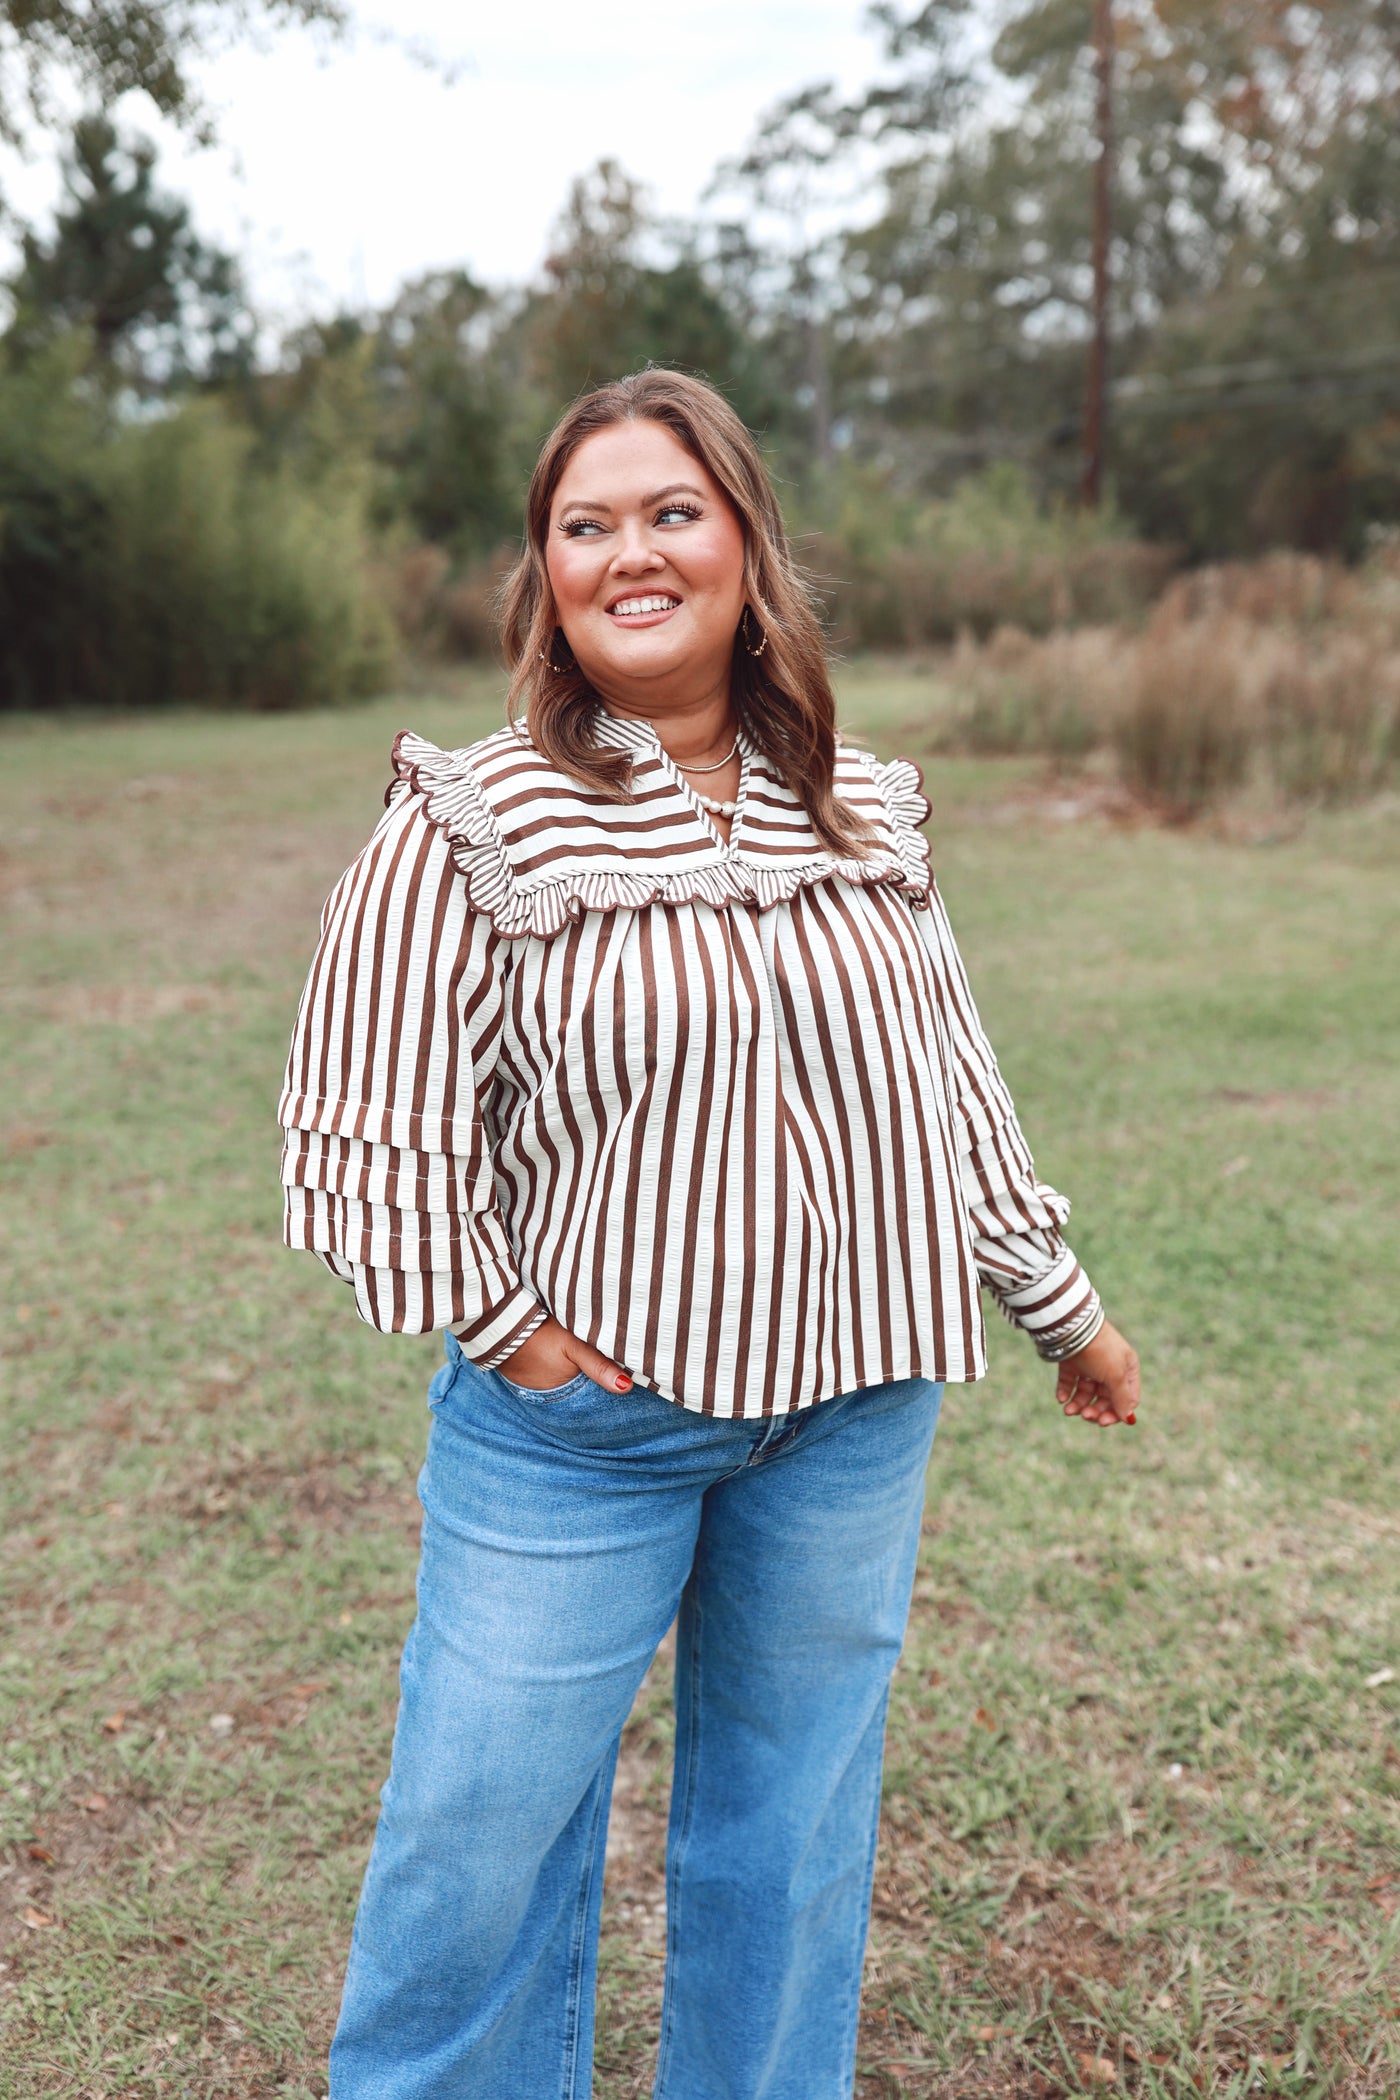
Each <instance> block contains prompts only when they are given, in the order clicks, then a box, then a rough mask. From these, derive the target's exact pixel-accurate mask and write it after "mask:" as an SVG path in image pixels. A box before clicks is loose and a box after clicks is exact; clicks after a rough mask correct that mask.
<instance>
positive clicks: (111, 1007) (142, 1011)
mask: <svg viewBox="0 0 1400 2100" xmlns="http://www.w3.org/2000/svg"><path fill="white" fill-rule="evenodd" d="M236 1004H237V996H236V994H234V993H232V992H230V991H228V990H226V989H224V988H223V987H221V986H219V985H213V984H70V985H65V986H64V987H63V989H62V990H61V991H57V992H51V993H50V994H49V995H48V997H47V998H46V999H45V1001H44V1011H45V1014H46V1015H47V1017H48V1019H49V1020H51V1021H64V1022H66V1023H68V1024H69V1025H70V1026H72V1027H77V1028H92V1027H107V1028H138V1027H140V1026H141V1025H142V1023H144V1022H146V1021H168V1020H170V1019H171V1018H172V1016H174V1015H175V1014H212V1013H228V1012H229V1011H231V1010H232V1009H233V1008H234V1007H235V1006H236Z"/></svg>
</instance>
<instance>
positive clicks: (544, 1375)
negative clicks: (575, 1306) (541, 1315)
mask: <svg viewBox="0 0 1400 2100" xmlns="http://www.w3.org/2000/svg"><path fill="white" fill-rule="evenodd" d="M496 1368H497V1370H498V1371H499V1372H500V1374H501V1376H502V1377H503V1378H508V1379H509V1380H510V1382H511V1384H512V1385H523V1386H525V1387H527V1388H528V1389H530V1390H531V1391H534V1392H538V1393H548V1392H552V1391H553V1390H554V1389H555V1388H556V1387H557V1386H561V1385H568V1384H569V1383H570V1381H571V1380H572V1379H575V1378H577V1377H578V1375H579V1373H580V1372H582V1373H583V1375H584V1376H585V1377H586V1378H591V1379H592V1380H593V1383H594V1384H595V1385H602V1386H606V1387H607V1388H608V1390H609V1392H613V1393H626V1392H630V1390H631V1387H632V1381H631V1379H630V1378H629V1377H628V1375H627V1373H626V1372H625V1371H624V1370H623V1369H622V1367H621V1365H619V1364H615V1363H613V1362H612V1361H611V1360H610V1358H608V1357H606V1356H604V1355H603V1354H602V1353H601V1352H600V1351H599V1350H597V1349H595V1348H594V1347H593V1346H592V1344H591V1343H590V1342H581V1341H580V1340H579V1338H578V1336H577V1335H576V1334H570V1332H569V1330H568V1328H567V1327H561V1326H560V1324H559V1322H558V1321H557V1320H555V1319H548V1320H546V1321H545V1322H544V1325H543V1326H541V1327H537V1328H536V1329H535V1331H534V1333H533V1334H532V1335H531V1336H530V1337H529V1338H528V1340H526V1341H523V1342H522V1343H521V1344H520V1347H519V1348H518V1349H517V1350H516V1351H515V1354H514V1355H513V1356H508V1357H507V1358H506V1360H505V1362H504V1363H503V1364H498V1365H497V1366H496Z"/></svg>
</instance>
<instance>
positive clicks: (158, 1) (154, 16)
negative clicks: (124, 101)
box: [0, 0, 348, 142]
mask: <svg viewBox="0 0 1400 2100" xmlns="http://www.w3.org/2000/svg"><path fill="white" fill-rule="evenodd" d="M347 19H348V11H347V9H346V8H345V7H343V6H342V5H341V4H340V0H96V4H95V5H91V6H82V7H78V6H74V5H73V4H72V0H3V5H0V138H3V139H5V140H8V141H11V142H13V141H14V140H16V139H17V138H21V137H23V136H24V134H25V131H26V129H27V124H28V123H29V122H30V121H33V120H34V119H38V120H39V121H40V122H46V121H48V120H49V119H50V118H51V116H52V113H53V109H54V105H55V103H56V102H61V101H62V99H63V91H64V90H65V89H68V90H71V89H72V88H73V87H75V86H76V87H77V89H78V90H79V92H80V93H81V94H82V96H83V97H84V99H85V100H87V101H89V102H91V103H93V104H96V105H98V106H99V107H102V108H104V109H105V108H109V107H111V105H112V104H114V103H116V102H118V101H119V100H120V98H121V97H122V96H123V95H127V94H131V93H133V92H135V91H138V90H139V91H140V92H141V93H142V94H145V95H148V96H149V97H150V99H151V101H152V102H153V103H154V104H155V106H156V108H157V109H158V110H160V112H161V114H162V115H163V116H167V117H170V118H172V119H173V120H174V121H175V122H176V123H177V124H184V125H187V126H189V127H191V128H193V129H194V130H196V131H198V132H201V133H202V134H204V135H206V136H207V134H208V130H209V118H208V112H207V109H206V107H205V105H204V102H203V99H202V97H201V95H200V93H199V90H198V89H197V87H196V86H195V83H194V78H193V64H194V61H196V60H197V59H198V58H199V57H200V56H201V55H203V54H207V53H208V52H209V51H211V50H217V49H219V48H220V47H221V46H223V45H225V44H227V42H228V41H229V40H230V38H232V37H235V36H238V35H240V34H246V33H247V31H248V30H249V29H250V28H251V27H253V26H254V25H256V24H258V23H260V22H262V21H266V22H269V23H274V24H278V23H288V22H302V23H310V24H318V25H321V26H322V27H325V28H328V29H332V30H334V29H340V28H343V27H344V26H345V23H346V21H347Z"/></svg>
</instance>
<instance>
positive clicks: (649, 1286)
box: [281, 371, 1138, 2100]
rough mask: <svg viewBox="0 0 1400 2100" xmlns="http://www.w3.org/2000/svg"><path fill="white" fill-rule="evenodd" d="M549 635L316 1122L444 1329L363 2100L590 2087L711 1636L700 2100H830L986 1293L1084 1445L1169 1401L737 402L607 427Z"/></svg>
mask: <svg viewBox="0 0 1400 2100" xmlns="http://www.w3.org/2000/svg"><path fill="white" fill-rule="evenodd" d="M505 634H506V647H507V653H508V657H509V661H510V664H511V667H512V670H513V673H514V677H513V682H512V686H511V694H510V712H511V715H512V722H511V726H510V727H508V728H506V729H504V730H502V731H500V732H498V733H497V734H496V735H494V736H489V737H486V738H485V739H484V740H483V741H482V742H480V743H479V744H475V745H473V746H471V747H470V749H467V750H463V751H454V752H442V751H438V750H436V749H435V748H434V747H433V746H432V745H430V744H427V743H425V742H423V740H422V739H421V738H418V737H415V736H411V735H403V736H401V737H400V738H399V740H398V742H397V744H396V746H395V751H394V771H395V775H396V779H395V782H394V785H393V786H392V787H391V789H390V791H389V796H388V811H387V814H386V816H385V818H384V820H383V822H382V823H381V824H380V826H379V828H378V830H377V831H376V832H375V834H374V837H373V838H372V839H371V841H370V843H369V845H368V846H367V847H366V848H365V851H364V852H363V853H362V854H361V856H360V858H359V859H358V860H357V861H356V862H355V864H354V866H353V867H352V868H351V869H350V870H349V871H348V873H347V874H346V875H345V876H344V878H343V879H342V881H341V882H340V884H339V885H338V887H337V888H336V890H335V891H334V893H333V894H332V896H331V898H330V901H329V903H328V904H327V906H326V910H325V914H324V917H323V922H322V933H321V943H320V948H319V950H318V952H317V955H316V959H315V961H314V963H313V966H312V970H311V975H310V978H309V980H308V983H307V987H306V992H305V995H304V998H303V1001H302V1006H301V1012H300V1016H299V1019H298V1022H297V1030H296V1036H295V1039H294V1041H293V1045H292V1053H291V1058H290V1062H289V1066H288V1072H287V1083H286V1091H285V1093H284V1096H283V1101H282V1110H281V1117H282V1122H283V1125H284V1127H285V1131H286V1151H285V1161H284V1169H283V1180H284V1182H285V1183H286V1186H287V1200H288V1231H287V1237H288V1240H289V1243H290V1244H291V1245H293V1246H296V1247H303V1248H307V1249H310V1250H312V1251H314V1252H315V1253H317V1254H318V1255H320V1257H321V1259H322V1260H323V1261H324V1262H325V1263H326V1265H327V1267H329V1268H330V1269H331V1270H332V1271H333V1272H334V1273H335V1274H336V1275H337V1276H339V1277H341V1278H342V1279H343V1280H344V1281H346V1282H347V1283H350V1284H352V1285H353V1287H354V1290H355V1296H356V1301H357V1304H358V1307H359V1310H360V1313H361V1315H362V1317H363V1318H365V1319H366V1320H368V1321H370V1322H371V1323H372V1324H373V1325H374V1326H376V1327H379V1328H383V1329H385V1330H390V1331H395V1332H405V1333H414V1334H417V1333H425V1332H427V1331H428V1330H430V1329H432V1328H435V1327H442V1328H444V1329H445V1330H446V1350H447V1362H446V1365H445V1367H444V1368H443V1369H442V1370H440V1371H439V1372H438V1374H437V1376H436V1377H435V1378H434V1380H433V1382H432V1385H431V1387H430V1389H429V1404H430V1406H431V1408H432V1413H433V1421H432V1427H431V1432H430V1436H429V1443H428V1454H427V1460H426V1464H425V1466H424V1470H423V1474H422V1478H421V1481H420V1493H421V1496H422V1502H423V1510H424V1531H423V1549H422V1563H421V1568H420V1573H419V1587H418V1601H419V1609H418V1617H417V1620H416V1622H415V1625H414V1627H413V1631H412V1633H411V1634H410V1636H409V1641H408V1645H407V1647H406V1649H405V1652H404V1658H403V1666H402V1677H401V1691H402V1696H401V1704H400V1710H399V1718H398V1725H397V1729H396V1733H395V1738H394V1752H393V1765H392V1770H391V1773H390V1777H389V1780H388V1783H387V1785H386V1787H385V1789H384V1794H383V1809H382V1814H381V1817H380V1821H379V1828H378V1833H377V1835H376V1838H375V1843H374V1850H373V1854H372V1857H371V1860H370V1864H369V1869H368V1873H367V1876H366V1880H365V1886H364V1891H363V1894H362V1897H361V1902H360V1908H359V1914H358V1917H357V1920H356V1925H355V1933H354V1941H353V1945H352V1949H351V1955H350V1964H349V1971H348V1975H347V1978H346V1985H345V1996H344V2002H343V2005H342V2009H341V2016H340V2024H339V2027H338V2029H337V2033H336V2038H335V2042H334V2045H333V2048H332V2052H331V2091H332V2100H371V2096H372V2100H449V2096H450V2100H466V2096H470V2100H558V2096H565V2100H580V2096H583V2095H586V2093H587V2092H588V2090H589V2085H590V2076H591V2056H592V2017H593V1995H594V1965H595V1954H596V1942H597V1933H598V1914H599V1904H600V1900H601V1886H602V1863H603V1839H604V1833H605V1829H606V1824H607V1813H608V1799H609V1790H610V1786H611V1781H612V1774H613V1767H614V1762H615V1759H616V1755H617V1746H618V1737H619V1733H620V1731H621V1728H622V1725H623V1722H624V1720H625V1719H626V1716H627V1713H628V1710H629V1708H630V1706H631V1703H632V1699H633V1696H634V1694H635V1692H636V1690H637V1688H638V1686H639V1684H640V1683H641V1680H642V1677H643V1675H644V1674H645V1672H646V1669H647V1666H648V1664H649V1663H650V1662H651V1659H652V1656H653V1654H654V1652H655V1650H656V1647H657V1645H658V1643H659V1641H660V1640H661V1638H662V1636H663V1634H664V1633H665V1631H666V1629H667V1627H668V1626H669V1625H670V1623H671V1621H672V1620H673V1619H674V1618H676V1617H677V1615H679V1636H678V1645H677V1660H676V1721H677V1739H676V1771H675V1780H674V1786H673V1791H672V1806H671V1824H670V1837H669V1845H668V1869H667V1871H668V1930H669V1945H668V1956H667V1972H666V2002H665V2013H664V2018H663V2029H662V2041H661V2055H660V2064H659V2068H658V2072H657V2084H656V2091H657V2093H658V2094H659V2095H662V2096H664V2100H839V2096H842V2095H848V2094H850V2092H851V2090H852V2086H853V2081H854V2066H855V2042H856V2018H857V2003H858V1995H859V1986H860V1972H861V1962H862V1955H863V1949H864V1943H865V1934H866V1925H867V1916H868V1910H869V1901H870V1883H871V1875H872V1870H873V1861H874V1849H875V1835H876V1824H877V1818H878V1811H879V1799H880V1763H881V1754H882V1746H883V1733H884V1713H885V1699H886V1691H887V1687H888V1684H889V1678H890V1673H891V1671H892V1669H893V1666H894V1662H895V1658H896V1656H897V1654H898V1651H899V1646H900V1642H901V1640H902V1637H903V1632H904V1625H905V1619H906V1615H907V1612H908V1606H909V1596H910V1590H911V1586H912V1581H913V1572H914V1561H915V1554H916V1550H917V1545H918V1538H919V1526H920V1512H921V1505H922V1496H923V1483H924V1474H925V1469H926V1465H927V1461H928V1456H929V1450H930V1446H931V1444H932V1440H933V1433H934V1425H935V1422H936V1420H937V1416H938V1407H939V1400H940V1397H941V1393H942V1387H943V1383H944V1381H945V1380H948V1379H953V1380H967V1379H975V1378H978V1377H980V1376H981V1375H982V1371H983V1368H984V1337H983V1330H982V1324H981V1317H980V1312H979V1301H978V1285H979V1281H980V1282H981V1283H983V1284H985V1285H987V1287H988V1288H989V1289H990V1290H991V1292H992V1293H993V1295H994V1297H996V1298H997V1299H998V1301H999V1302H1000V1304H1001V1307H1002V1309H1003V1310H1004V1311H1005V1312H1006V1313H1007V1314H1008V1315H1009V1316H1010V1318H1011V1319H1012V1320H1013V1321H1014V1322H1015V1323H1016V1324H1017V1325H1019V1326H1020V1327H1022V1328H1024V1329H1025V1331H1026V1332H1027V1333H1028V1334H1029V1335H1030V1337H1031V1338H1032V1340H1033V1341H1034V1343H1035V1345H1036V1347H1037V1348H1038V1349H1039V1350H1040V1353H1041V1354H1042V1355H1043V1356H1045V1357H1047V1358H1049V1359H1051V1360H1053V1361H1057V1362H1058V1364H1059V1367H1060V1368H1059V1383H1058V1387H1057V1398H1058V1399H1059V1401H1060V1404H1061V1405H1062V1406H1063V1408H1064V1410H1065V1412H1066V1414H1069V1415H1076V1416H1078V1417H1079V1419H1080V1420H1081V1421H1085V1422H1090V1423H1094V1424H1097V1425H1100V1426H1105V1425H1110V1424H1113V1423H1116V1422H1118V1421H1123V1420H1127V1421H1131V1420H1132V1419H1133V1409H1134V1406H1135V1403H1136V1399H1137V1393H1138V1373H1137V1363H1136V1359H1135V1357H1134V1355H1133V1352H1132V1350H1131V1349H1130V1348H1129V1347H1128V1344H1127V1343H1126V1342H1125V1341H1124V1340H1123V1339H1122V1337H1121V1336H1120V1335H1118V1334H1117V1333H1116V1332H1115V1331H1114V1329H1113V1328H1112V1327H1110V1326H1108V1325H1107V1324H1106V1323H1105V1321H1104V1318H1103V1313H1102V1311H1101V1308H1100V1306H1099V1302H1098V1299H1097V1297H1096V1295H1095V1293H1094V1291H1093V1289H1092V1287H1091V1285H1090V1284H1089V1282H1088V1280H1087V1279H1086V1277H1085V1276H1084V1275H1083V1273H1082V1271H1081V1270H1080V1268H1079V1265H1078V1263H1077V1262H1076V1261H1075V1258H1074V1256H1073V1254H1072V1253H1071V1251H1070V1250H1069V1248H1068V1247H1067V1246H1066V1244H1065V1242H1064V1240H1063V1239H1062V1237H1061V1232H1060V1228H1061V1225H1062V1224H1063V1222H1064V1220H1065V1218H1066V1216H1067V1214H1068V1205H1067V1204H1066V1202H1065V1201H1064V1199H1063V1198H1062V1197H1061V1196H1059V1195H1057V1194H1056V1193H1055V1191H1054V1190H1053V1189H1050V1188H1048V1187H1046V1186H1045V1184H1044V1183H1042V1182H1038V1181H1037V1180H1036V1178H1035V1174H1034V1170H1033V1168H1032V1164H1031V1159H1030V1155H1029V1153H1028V1151H1027V1149H1026V1145H1025V1141H1024V1139H1023V1138H1022V1136H1021V1133H1020V1130H1019V1129H1018V1127H1017V1124H1016V1119H1015V1114H1014V1111H1013V1109H1012V1105H1011V1101H1010V1098H1009V1096H1008V1094H1007V1092H1006V1089H1005V1086H1004V1084H1003V1082H1002V1080H1001V1077H1000V1075H999V1073H998V1070H997V1066H996V1062H995V1060H994V1058H993V1056H992V1053H991V1050H990V1048H989V1046H988V1044H987V1041H986V1038H985V1036H984V1035H983V1033H982V1029H981V1025H980V1023H979V1021H978V1018H977V1013H976V1010H975V1008H974V1006H973V1003H972V999H971V996H970V994H969V991H968V987H967V981H966V978H965V977H964V975H963V971H962V966H961V963H960V962H959V959H958V954H957V950H956V948H955V946H954V944H953V938H952V934H951V932H950V931H949V927H948V922H947V920H946V918H945V916H944V913H943V909H942V905H941V903H940V901H939V898H938V895H937V892H936V890H935V889H934V887H933V883H932V880H931V877H930V874H929V866H928V847H927V843H926V841H925V839H924V837H923V835H922V832H921V830H920V826H921V824H922V823H923V821H924V820H925V818H926V817H927V814H928V804H927V803H926V802H925V800H924V798H923V796H922V794H921V793H920V791H919V785H918V775H917V772H916V770H915V768H914V767H913V766H911V765H909V764H908V763H907V762H904V761H897V762H896V763H894V764H893V765H881V764H879V763H878V762H877V761H876V760H875V759H873V758H872V757H870V756H868V755H867V754H866V753H864V752H861V751H856V750H852V749H850V748H848V747H845V746H843V745H841V743H840V742H839V739H838V738H837V735H836V730H835V725H834V705H833V699H832V692H831V686H830V682H829V678H828V674H827V667H826V663H825V660H824V656H823V650H822V643H821V637H820V632H819V629H818V626H817V623H816V620H815V619H814V616H813V613H812V610H811V607H810V604H809V602H808V599H807V597H806V595H805V594H804V591H803V589H802V586H801V584H800V582H799V580H798V577H797V574H796V571H795V569H794V566H793V562H792V558H791V555H790V553H789V550H788V547H787V542H786V539H785V537H784V532H783V526H782V521H781V518H780V515H779V511H778V506H777V503H776V500H775V498H774V495H773V490H772V487H771V485H770V483H769V481H768V478H767V475H766V473H765V470H764V468H763V465H762V462H761V460H760V458H759V455H758V452H757V449H756V448H755V446H754V444H753V441H752V440H751V438H750V437H749V435H748V433H747V431H746V430H745V429H744V428H743V426H742V424H741V423H740V422H739V421H738V419H737V418H736V417H735V415H734V414H733V412H732V411H731V410H730V408H729V407H728V406H727V404H726V403H725V402H724V401H723V399H722V398H721V397H720V396H719V395H718V394H716V393H714V392H713V391H712V390H711V389H710V388H708V387H706V386H704V385H702V384H701V383H700V382H698V381H696V380H694V379H690V378H686V377H683V376H681V375H679V374H677V373H673V372H666V371H648V372H644V373H642V374H641V375H640V376H637V377H634V378H630V379H625V380H622V381H620V382H619V383H617V384H616V385H612V386H606V387H603V388H601V389H600V390H599V391H598V392H596V393H593V394H591V395H589V396H587V397H586V398H585V399H583V400H582V401H580V402H579V403H577V404H576V406H575V407H574V408H573V409H571V410H570V411H569V413H568V414H567V415H566V416H565V417H564V419H563V421H562V422H561V423H560V425H559V427H558V428H557V429H556V430H555V432H554V433H553V435H552V436H551V437H550V439H549V440H548V442H547V443H546V445H545V447H544V450H543V452H542V454H541V456H540V461H539V465H538V467H537V468H536V471H535V475H534V479H533V481H532V483H531V487H530V494H529V503H528V536H527V545H526V549H525V552H524V554H523V555H522V557H521V560H520V563H519V566H518V568H517V569H516V572H515V574H514V577H513V579H512V581H511V584H510V587H509V591H508V595H507V600H506V606H505ZM522 703H523V706H524V721H523V723H522V722H520V721H517V720H515V719H514V717H515V715H516V714H517V712H518V710H519V708H520V706H521V704H522Z"/></svg>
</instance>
